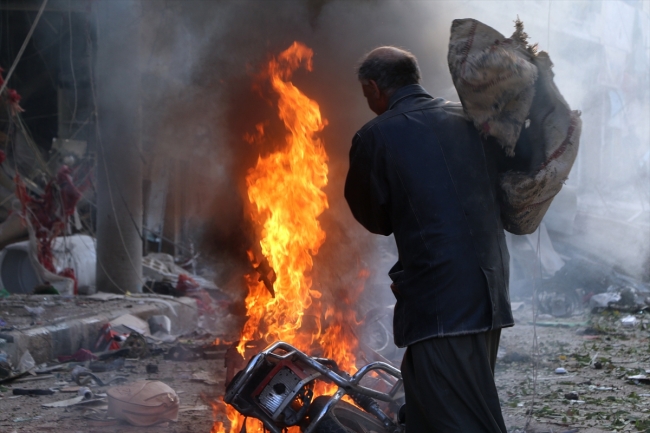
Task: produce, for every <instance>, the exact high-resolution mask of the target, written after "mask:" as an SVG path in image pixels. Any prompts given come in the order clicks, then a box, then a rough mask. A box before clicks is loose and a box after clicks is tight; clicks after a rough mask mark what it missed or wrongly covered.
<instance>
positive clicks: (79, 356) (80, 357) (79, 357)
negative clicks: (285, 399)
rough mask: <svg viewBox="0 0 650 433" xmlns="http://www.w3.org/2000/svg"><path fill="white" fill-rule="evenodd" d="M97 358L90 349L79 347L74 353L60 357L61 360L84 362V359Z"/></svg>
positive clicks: (91, 359) (92, 359)
mask: <svg viewBox="0 0 650 433" xmlns="http://www.w3.org/2000/svg"><path fill="white" fill-rule="evenodd" d="M96 359H97V356H96V355H94V354H93V353H92V352H91V351H90V350H87V349H79V350H77V351H76V352H75V353H74V354H73V355H61V356H59V357H58V360H59V362H70V361H75V362H83V361H94V360H96Z"/></svg>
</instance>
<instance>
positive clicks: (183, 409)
mask: <svg viewBox="0 0 650 433" xmlns="http://www.w3.org/2000/svg"><path fill="white" fill-rule="evenodd" d="M204 410H210V406H206V405H204V404H200V405H198V406H182V407H180V408H179V409H178V412H179V413H180V412H195V411H204Z"/></svg>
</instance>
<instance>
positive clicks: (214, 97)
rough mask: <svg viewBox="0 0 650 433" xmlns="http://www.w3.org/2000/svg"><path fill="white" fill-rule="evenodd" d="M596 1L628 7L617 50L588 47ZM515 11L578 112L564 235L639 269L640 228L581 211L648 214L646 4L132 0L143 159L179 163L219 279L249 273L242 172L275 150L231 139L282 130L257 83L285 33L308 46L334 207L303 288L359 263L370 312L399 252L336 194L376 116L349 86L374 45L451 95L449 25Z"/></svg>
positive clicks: (510, 20)
mask: <svg viewBox="0 0 650 433" xmlns="http://www.w3.org/2000/svg"><path fill="white" fill-rule="evenodd" d="M607 3H616V4H617V5H618V4H619V3H620V4H622V5H623V6H622V7H624V8H628V9H625V11H627V12H625V13H628V12H629V14H631V15H630V16H632V18H631V19H632V21H631V23H632V24H631V28H632V30H631V32H632V33H630V34H629V38H628V39H629V41H628V40H627V39H625V38H626V37H628V36H626V35H627V33H626V34H625V35H623V36H620V37H619V39H620V41H619V42H617V43H618V44H619V45H620V46H618V47H616V46H614V47H611V46H603V45H601V44H600V42H599V41H600V40H601V37H602V36H603V35H605V34H606V33H607V32H608V31H610V30H611V28H610V27H611V26H616V24H611V25H610V24H608V23H607V20H605V19H604V17H605V16H606V15H605V14H606V12H607V11H604V10H602V8H610V6H607ZM608 10H609V9H608ZM607 13H608V12H607ZM629 14H628V15H629ZM517 16H519V18H520V19H522V20H523V22H524V24H525V26H526V31H527V32H528V34H529V35H530V38H531V42H533V43H535V42H537V43H539V46H540V49H543V50H548V51H549V52H550V55H551V58H552V59H553V61H554V63H555V68H554V71H555V74H556V78H555V81H556V84H557V85H558V87H559V88H560V90H561V92H562V93H563V95H564V96H565V98H566V99H567V101H568V102H569V104H570V105H571V107H572V108H574V109H580V110H582V111H583V122H584V125H583V137H582V143H581V151H580V154H579V157H578V161H577V162H576V166H575V168H574V171H573V172H572V175H571V177H570V179H569V181H568V185H569V186H570V187H571V188H569V189H571V190H572V191H574V192H575V193H576V194H577V197H578V212H577V217H576V218H575V219H574V220H571V222H570V224H573V225H574V226H575V231H574V232H575V233H578V235H576V236H575V238H576V239H577V240H576V242H580V243H581V245H583V246H584V245H591V244H596V245H597V246H598V248H596V251H598V250H599V249H600V250H603V251H604V250H605V249H606V250H607V251H608V254H607V256H608V257H609V259H611V260H610V262H611V263H612V264H618V265H624V267H625V268H627V269H629V270H630V272H631V273H634V274H635V275H636V276H641V274H642V272H643V262H644V261H647V251H646V250H644V248H645V246H644V243H645V244H647V240H648V238H647V236H646V237H645V238H642V239H635V238H634V236H626V237H625V236H624V237H623V238H621V236H620V234H617V235H616V237H617V238H618V239H624V240H625V243H624V244H622V243H619V242H616V241H617V239H613V238H612V236H608V235H607V233H606V231H605V233H603V230H600V229H597V228H596V226H598V224H596V223H594V222H593V218H587V217H586V216H585V215H587V214H589V215H591V214H593V213H596V214H598V217H599V218H601V219H602V218H605V219H612V220H617V221H618V220H625V219H626V218H627V219H629V217H632V216H634V214H635V213H637V212H641V213H639V215H638V216H637V218H638V220H634V221H632V223H634V224H636V223H641V224H642V225H643V224H646V225H648V223H649V222H650V218H649V216H648V215H649V214H648V209H650V202H649V201H648V196H647V194H646V195H645V196H644V195H643V194H642V193H641V191H642V189H643V188H645V189H646V192H647V191H648V190H649V189H648V186H649V185H648V178H647V166H646V177H645V178H643V173H642V168H639V167H640V166H639V164H640V161H641V160H642V158H643V155H647V153H645V152H648V151H649V150H650V145H649V142H650V138H649V137H650V131H649V129H648V128H649V127H648V123H647V122H645V121H643V119H648V118H650V112H649V107H648V91H647V89H646V90H640V89H641V88H642V87H643V84H644V83H645V84H647V77H646V81H645V82H644V81H643V79H642V78H638V77H637V76H638V75H640V74H639V70H640V69H639V68H641V70H643V68H645V70H646V71H647V67H648V64H649V63H648V52H647V47H648V34H649V30H648V18H647V11H646V12H645V15H643V11H640V10H637V9H635V8H634V7H632V6H629V5H627V4H625V3H623V2H570V1H567V2H540V1H521V2H510V1H484V0H480V1H479V0H477V1H465V2H457V1H436V2H407V1H397V0H394V1H377V0H375V1H373V0H356V1H351V0H345V1H344V0H340V1H327V0H313V1H273V2H260V1H233V0H231V1H213V2H206V1H186V0H184V1H166V2H143V10H142V15H141V20H142V21H141V22H142V34H143V39H142V45H141V51H142V56H141V57H142V70H143V74H144V77H145V79H144V80H143V97H144V103H143V110H144V114H143V119H144V120H143V122H144V131H143V136H144V137H145V139H144V140H143V152H144V154H145V156H146V157H147V158H148V159H149V160H152V159H155V158H163V159H165V158H167V159H169V160H172V159H174V160H180V161H181V164H182V165H183V167H185V168H184V170H185V171H184V173H186V174H187V179H186V180H185V181H183V182H181V183H177V184H176V187H178V188H182V189H183V191H182V193H183V194H186V195H187V196H188V197H191V199H188V200H187V203H188V209H187V210H186V215H192V216H193V217H192V220H191V223H192V224H190V226H191V227H194V229H193V230H194V232H193V233H194V234H195V236H197V237H199V236H200V237H201V238H202V239H203V241H204V242H203V243H202V247H203V248H204V250H205V251H210V252H211V253H212V256H211V257H213V258H214V266H215V269H217V271H218V274H219V276H220V279H221V281H220V283H221V284H222V285H224V286H229V285H235V286H236V283H233V281H239V278H240V277H241V275H242V274H243V272H244V271H245V269H246V267H247V259H246V256H245V249H246V248H248V247H249V246H250V243H251V242H253V240H252V239H251V236H250V229H249V228H248V227H247V226H246V218H244V213H245V207H246V205H247V203H246V199H245V194H244V186H243V180H244V176H245V173H246V170H247V169H248V168H250V167H252V166H253V165H254V163H255V161H256V159H257V157H258V155H259V154H260V153H265V152H268V151H270V150H271V149H265V148H262V147H260V146H259V145H256V144H250V143H248V142H247V141H246V140H244V139H243V137H244V136H245V135H246V134H250V133H253V132H254V131H255V129H254V128H255V125H256V124H258V123H260V122H267V127H266V131H267V133H268V134H271V135H272V136H273V135H277V136H282V135H283V134H284V131H283V130H282V127H281V124H280V123H279V120H278V119H277V114H276V112H275V108H274V106H273V104H274V99H273V95H272V94H271V93H269V92H268V91H267V90H268V89H265V88H264V84H263V83H262V82H261V81H260V79H259V77H258V74H259V72H260V71H261V69H262V65H263V64H264V63H265V62H266V61H267V60H268V58H269V56H271V55H274V54H277V53H279V52H281V51H282V50H284V49H285V48H287V47H288V46H289V45H290V44H291V43H292V42H293V41H294V40H298V41H301V42H303V43H305V44H306V45H307V46H309V47H311V48H312V49H313V50H314V53H315V54H314V59H313V66H314V69H313V72H311V73H309V72H306V71H301V72H298V73H297V74H296V75H295V77H294V79H293V82H294V83H295V84H296V85H297V86H298V87H299V88H300V89H301V90H302V91H303V92H304V93H305V94H307V95H308V96H309V97H310V98H311V99H314V100H316V101H317V102H318V103H319V104H320V107H321V112H322V114H323V117H325V118H326V119H327V120H328V122H329V124H328V126H327V127H326V128H325V130H324V131H323V133H322V137H323V139H324V142H325V146H326V150H327V153H328V155H329V158H330V162H329V170H330V174H329V185H328V186H327V188H326V193H327V196H328V199H329V203H330V209H329V210H328V211H326V212H325V213H324V214H323V215H322V217H321V223H322V225H323V227H324V229H325V231H326V232H327V236H328V239H327V241H326V242H325V244H324V245H323V247H322V248H321V250H320V252H319V254H318V256H316V258H315V261H316V263H315V273H317V274H318V275H316V277H317V278H315V280H316V281H315V284H320V285H337V286H339V287H340V286H345V285H346V284H348V283H349V282H351V281H356V279H357V276H358V271H359V269H360V268H365V269H368V270H369V271H370V277H369V278H368V281H367V282H366V286H367V289H369V290H366V292H367V293H371V296H366V297H365V299H364V301H363V302H362V304H363V305H362V308H361V309H364V310H368V309H370V308H372V307H373V306H376V305H382V304H383V305H386V304H390V303H393V302H394V301H393V299H392V295H391V294H390V291H389V290H388V285H389V284H390V281H389V280H388V278H387V276H386V273H387V271H388V268H389V267H390V266H391V265H392V263H393V262H394V261H395V260H396V251H395V248H394V245H393V242H392V239H391V238H388V239H384V238H381V237H377V236H374V235H370V234H368V233H366V232H365V231H364V230H363V229H362V228H361V226H360V225H359V224H358V223H357V222H356V221H354V219H353V218H352V216H351V214H350V212H349V210H348V208H347V204H346V203H345V201H344V199H343V184H344V180H345V174H346V171H347V164H348V162H347V153H348V150H349V147H350V142H351V138H352V136H353V135H354V133H355V132H356V130H357V129H359V128H360V127H361V126H362V125H363V124H364V123H365V122H367V121H369V120H371V119H372V117H373V116H374V115H373V113H372V112H370V110H369V109H368V108H367V107H366V105H365V100H364V99H363V97H362V94H361V91H360V88H359V85H358V83H357V81H356V77H355V71H354V68H355V66H356V64H357V62H358V60H359V59H360V57H361V56H362V55H363V54H364V53H366V52H368V51H369V50H371V49H373V48H375V47H377V46H380V45H395V46H399V47H403V48H406V49H408V50H410V51H411V52H413V53H414V54H415V55H416V57H418V59H419V62H420V68H421V71H422V77H423V82H422V84H423V86H424V87H425V88H426V89H427V90H428V91H429V92H430V93H432V94H433V95H434V96H442V97H445V98H447V99H456V92H455V90H454V88H453V85H452V82H451V79H450V77H449V71H448V67H447V61H446V54H447V43H448V39H449V27H450V24H451V21H452V20H453V19H454V18H465V17H472V18H476V19H479V20H481V21H483V22H485V23H487V24H489V25H490V26H492V27H494V28H496V29H497V30H499V31H500V32H502V33H503V34H505V35H506V36H509V35H510V34H511V32H512V31H513V30H514V20H515V19H516V18H517ZM626 16H627V15H626ZM608 26H609V27H608ZM619 27H620V26H619ZM619 27H615V29H618V30H620V31H623V32H624V33H625V32H626V31H627V30H626V27H625V28H619ZM626 41H627V42H626ZM628 42H629V43H628ZM625 44H628V45H625ZM644 50H645V51H644ZM644 62H645V63H644ZM603 65H607V67H608V68H609V69H608V70H606V71H603ZM634 74H637V75H634ZM646 75H647V73H646ZM632 76H634V77H637V78H634V77H633V78H629V77H632ZM634 80H637V81H634ZM635 85H636V86H638V87H636V88H635ZM630 87H631V88H630ZM646 87H647V86H646ZM617 97H618V98H619V99H620V101H619V100H617V99H616V98H617ZM617 101H618V102H617ZM617 103H619V105H620V107H619V106H618V105H616V104H617ZM621 107H622V108H621ZM616 109H619V111H618V112H616V113H615V112H614V111H615V110H616ZM617 116H618V117H617ZM603 122H608V125H607V127H603V126H602V123H603ZM631 141H634V144H630V142H631ZM152 181H153V180H152ZM181 185H182V186H181ZM623 196H624V197H623ZM623 198H625V200H624V201H625V202H624V203H622V199H623ZM556 210H559V211H560V212H564V211H565V210H563V209H556ZM644 212H645V213H644ZM585 221H587V222H585ZM598 221H601V220H598ZM583 222H584V224H583ZM628 223H629V222H628ZM599 224H602V222H600V223H599ZM197 227H198V228H197ZM598 227H600V226H598ZM550 229H553V228H552V227H550ZM632 231H633V230H632ZM641 233H645V232H641ZM637 234H638V232H637ZM644 236H645V235H644ZM585 248H586V247H585ZM589 248H591V247H589ZM591 249H592V250H593V248H591Z"/></svg>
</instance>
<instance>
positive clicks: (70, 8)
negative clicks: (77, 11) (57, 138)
mask: <svg viewBox="0 0 650 433" xmlns="http://www.w3.org/2000/svg"><path fill="white" fill-rule="evenodd" d="M68 28H69V34H70V36H69V38H70V72H71V73H72V83H73V87H74V108H73V110H72V117H70V127H69V128H68V134H69V133H70V129H71V128H72V125H73V124H74V123H75V121H76V120H77V77H76V76H75V73H74V63H73V62H72V4H71V3H70V0H68Z"/></svg>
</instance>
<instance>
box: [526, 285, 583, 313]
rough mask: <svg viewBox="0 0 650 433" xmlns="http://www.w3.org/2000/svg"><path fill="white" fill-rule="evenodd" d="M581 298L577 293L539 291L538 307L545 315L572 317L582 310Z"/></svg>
mask: <svg viewBox="0 0 650 433" xmlns="http://www.w3.org/2000/svg"><path fill="white" fill-rule="evenodd" d="M581 304H582V303H581V300H580V296H579V295H578V293H577V292H576V291H565V292H556V291H545V290H542V291H539V292H538V293H537V305H538V307H539V311H540V312H541V313H543V314H550V315H551V316H553V317H570V316H573V315H574V314H576V313H578V312H579V310H580V309H581V308H580V307H581Z"/></svg>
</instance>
